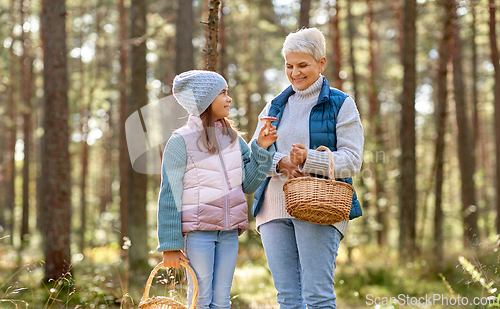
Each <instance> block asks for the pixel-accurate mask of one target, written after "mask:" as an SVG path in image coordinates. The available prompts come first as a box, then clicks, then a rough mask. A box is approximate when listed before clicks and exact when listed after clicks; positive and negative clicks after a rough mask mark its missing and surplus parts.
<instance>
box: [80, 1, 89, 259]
mask: <svg viewBox="0 0 500 309" xmlns="http://www.w3.org/2000/svg"><path fill="white" fill-rule="evenodd" d="M86 13H87V6H86V3H85V2H84V3H82V4H81V7H80V15H81V16H83V15H85V14H86ZM83 29H84V27H83V26H81V27H80V38H79V39H80V48H81V49H83V44H84V42H85V37H84V33H83V31H84V30H83ZM78 64H79V71H80V85H79V86H78V101H79V102H80V111H79V113H80V134H81V136H82V137H81V141H80V166H81V167H82V169H81V172H80V231H79V233H78V236H79V249H80V252H82V253H83V250H84V249H85V231H86V227H87V174H88V157H89V154H88V144H87V136H88V133H89V131H90V129H89V127H88V122H89V118H90V108H89V103H88V102H87V101H86V100H85V95H84V91H83V90H84V89H85V66H84V64H83V58H82V55H80V57H79V59H78ZM89 101H90V99H89Z"/></svg>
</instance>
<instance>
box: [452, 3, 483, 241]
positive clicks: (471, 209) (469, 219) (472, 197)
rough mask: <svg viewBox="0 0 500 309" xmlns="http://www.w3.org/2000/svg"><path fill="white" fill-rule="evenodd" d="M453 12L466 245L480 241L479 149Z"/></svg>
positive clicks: (453, 51) (453, 58) (459, 151)
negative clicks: (476, 173)
mask: <svg viewBox="0 0 500 309" xmlns="http://www.w3.org/2000/svg"><path fill="white" fill-rule="evenodd" d="M453 7H454V8H453V10H452V18H453V21H452V25H453V37H452V38H453V39H452V62H453V88H454V89H453V91H454V94H455V95H454V98H455V110H456V112H455V114H456V121H457V127H458V136H457V139H458V140H457V145H458V160H459V165H460V177H461V198H462V215H463V223H464V245H465V246H467V245H468V244H469V242H475V241H478V240H479V228H478V226H477V217H478V212H477V206H476V205H477V204H476V188H475V185H474V171H475V165H476V162H475V150H474V147H470V146H471V145H472V135H471V131H470V129H469V128H470V125H469V119H468V117H467V104H466V102H465V93H464V81H463V71H462V42H461V39H460V33H459V29H460V27H459V23H458V17H457V14H456V9H457V7H456V3H455V2H454V3H453Z"/></svg>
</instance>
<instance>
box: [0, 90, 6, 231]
mask: <svg viewBox="0 0 500 309" xmlns="http://www.w3.org/2000/svg"><path fill="white" fill-rule="evenodd" d="M0 98H1V99H2V100H3V99H4V97H3V95H2V96H1V97H0ZM0 116H1V117H0V132H5V122H6V121H5V118H6V116H5V114H4V113H1V114H0ZM5 152H6V151H5V135H0V196H5V195H6V190H5V178H6V177H5V176H6V174H5V166H6V162H5ZM4 202H5V200H4V199H3V198H0V233H1V235H3V234H4V232H5V203H4Z"/></svg>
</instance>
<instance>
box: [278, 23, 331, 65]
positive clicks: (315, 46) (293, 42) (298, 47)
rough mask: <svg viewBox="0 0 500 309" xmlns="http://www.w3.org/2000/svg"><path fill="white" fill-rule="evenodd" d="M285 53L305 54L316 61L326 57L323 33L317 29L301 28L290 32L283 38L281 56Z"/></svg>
mask: <svg viewBox="0 0 500 309" xmlns="http://www.w3.org/2000/svg"><path fill="white" fill-rule="evenodd" d="M287 52H294V53H306V54H309V55H311V56H313V58H314V59H315V60H316V61H318V62H319V61H320V60H321V58H323V57H326V43H325V37H324V36H323V33H321V31H319V29H318V28H302V29H299V30H297V31H296V32H292V33H290V34H289V35H287V37H286V38H285V42H284V43H283V49H282V50H281V54H282V55H283V57H284V56H285V53H287Z"/></svg>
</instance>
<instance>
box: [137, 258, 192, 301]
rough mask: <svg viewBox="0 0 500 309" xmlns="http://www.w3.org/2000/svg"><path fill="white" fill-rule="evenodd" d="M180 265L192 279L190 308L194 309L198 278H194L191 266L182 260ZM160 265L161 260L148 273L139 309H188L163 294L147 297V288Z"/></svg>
mask: <svg viewBox="0 0 500 309" xmlns="http://www.w3.org/2000/svg"><path fill="white" fill-rule="evenodd" d="M181 265H182V266H183V267H184V268H186V269H187V272H188V273H189V275H190V276H191V279H193V283H194V288H193V300H192V302H191V307H190V309H194V308H196V300H197V299H198V280H197V279H196V274H195V273H194V270H193V269H192V268H191V266H189V265H188V264H187V263H185V262H183V261H181ZM162 267H163V262H160V264H158V265H156V267H155V268H154V269H153V270H152V271H151V275H149V278H148V281H147V283H146V290H145V291H144V295H143V296H142V299H141V302H140V303H139V309H188V307H187V306H186V305H184V304H183V303H181V302H178V301H176V300H175V299H172V298H168V297H165V296H156V297H153V298H149V289H150V288H151V283H152V282H153V278H154V277H155V275H156V273H157V272H158V270H159V269H160V268H162Z"/></svg>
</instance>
